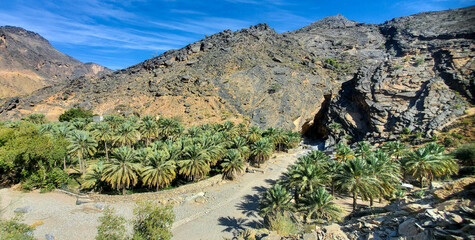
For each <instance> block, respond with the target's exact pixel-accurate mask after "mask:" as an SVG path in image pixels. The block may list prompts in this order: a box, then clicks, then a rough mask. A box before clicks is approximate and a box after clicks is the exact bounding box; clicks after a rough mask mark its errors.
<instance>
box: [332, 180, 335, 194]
mask: <svg viewBox="0 0 475 240" xmlns="http://www.w3.org/2000/svg"><path fill="white" fill-rule="evenodd" d="M332 196H335V183H334V182H333V181H332Z"/></svg>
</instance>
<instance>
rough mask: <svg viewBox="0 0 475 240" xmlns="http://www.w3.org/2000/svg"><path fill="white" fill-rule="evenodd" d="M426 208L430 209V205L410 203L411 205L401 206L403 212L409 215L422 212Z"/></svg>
mask: <svg viewBox="0 0 475 240" xmlns="http://www.w3.org/2000/svg"><path fill="white" fill-rule="evenodd" d="M428 208H431V206H430V205H428V204H425V205H421V204H417V203H411V204H407V205H405V206H403V207H402V208H401V209H402V210H404V211H407V212H409V213H418V212H422V211H424V210H426V209H428Z"/></svg>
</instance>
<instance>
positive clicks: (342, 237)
mask: <svg viewBox="0 0 475 240" xmlns="http://www.w3.org/2000/svg"><path fill="white" fill-rule="evenodd" d="M323 231H324V232H325V239H328V240H348V237H347V236H346V234H345V233H344V232H343V231H342V230H341V226H340V225H338V224H336V223H334V224H332V225H329V226H325V227H323Z"/></svg>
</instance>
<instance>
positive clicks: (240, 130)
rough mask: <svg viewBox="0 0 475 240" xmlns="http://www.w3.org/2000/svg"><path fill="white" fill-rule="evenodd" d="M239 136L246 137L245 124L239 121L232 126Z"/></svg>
mask: <svg viewBox="0 0 475 240" xmlns="http://www.w3.org/2000/svg"><path fill="white" fill-rule="evenodd" d="M234 128H235V129H236V131H237V133H238V135H239V136H240V137H246V134H247V131H248V129H247V125H246V124H244V123H239V124H238V125H236V126H235V127H234Z"/></svg>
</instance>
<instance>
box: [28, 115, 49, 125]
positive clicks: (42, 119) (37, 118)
mask: <svg viewBox="0 0 475 240" xmlns="http://www.w3.org/2000/svg"><path fill="white" fill-rule="evenodd" d="M24 120H26V121H28V122H32V123H34V124H43V123H46V116H45V115H44V114H42V113H33V114H31V115H29V116H28V117H26V118H25V119H24Z"/></svg>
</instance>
